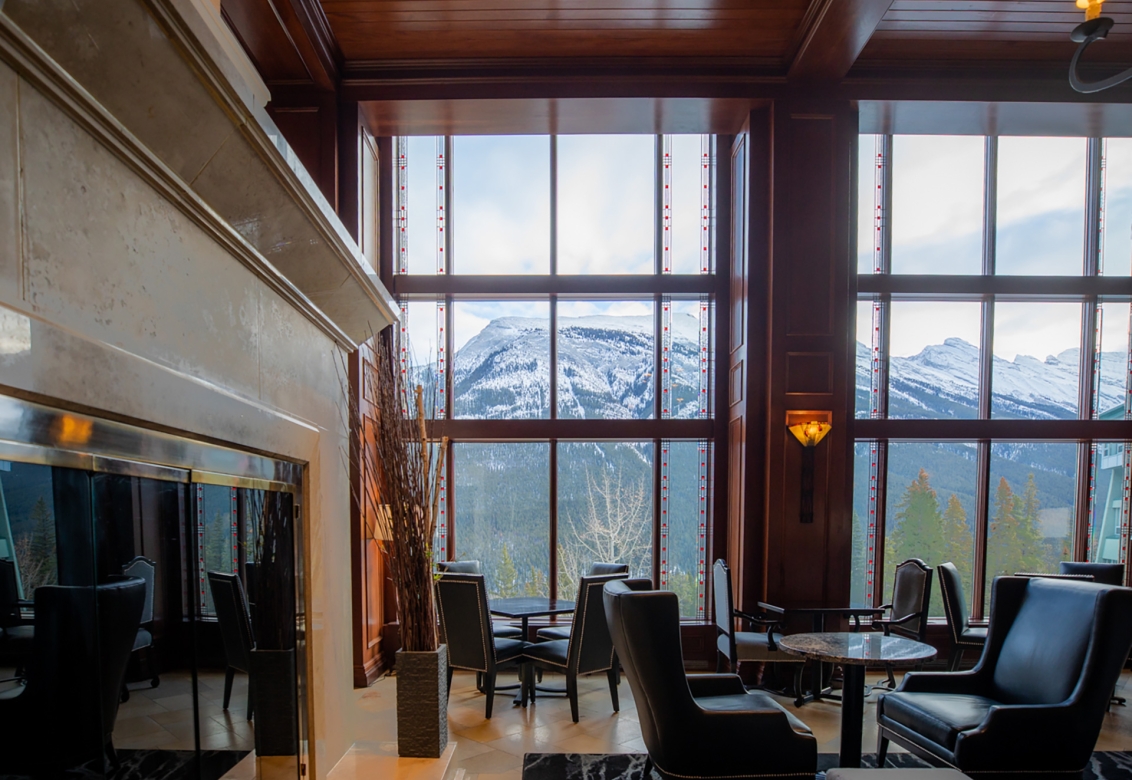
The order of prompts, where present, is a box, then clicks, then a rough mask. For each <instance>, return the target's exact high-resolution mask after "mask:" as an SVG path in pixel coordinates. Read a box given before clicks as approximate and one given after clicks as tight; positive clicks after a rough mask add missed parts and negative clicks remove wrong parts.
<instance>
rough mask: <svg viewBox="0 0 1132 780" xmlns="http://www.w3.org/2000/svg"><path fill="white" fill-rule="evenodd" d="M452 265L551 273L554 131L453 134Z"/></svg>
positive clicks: (470, 270)
mask: <svg viewBox="0 0 1132 780" xmlns="http://www.w3.org/2000/svg"><path fill="white" fill-rule="evenodd" d="M452 143H453V147H454V148H453V151H452V200H453V202H452V211H453V216H452V220H453V230H454V233H453V236H452V240H453V249H452V253H453V260H452V270H453V271H454V272H456V273H461V274H548V273H550V240H549V236H550V137H549V136H545V135H544V136H530V135H512V136H457V137H455V138H453V139H452Z"/></svg>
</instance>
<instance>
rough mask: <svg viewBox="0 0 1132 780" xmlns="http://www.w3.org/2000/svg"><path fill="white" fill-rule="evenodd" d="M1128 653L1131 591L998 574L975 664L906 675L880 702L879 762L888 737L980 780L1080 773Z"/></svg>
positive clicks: (1076, 775)
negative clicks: (966, 669) (963, 668)
mask: <svg viewBox="0 0 1132 780" xmlns="http://www.w3.org/2000/svg"><path fill="white" fill-rule="evenodd" d="M1051 625H1052V626H1056V628H1057V630H1056V631H1051V630H1049V627H1050V626H1051ZM1130 646H1132V589H1128V588H1118V587H1113V586H1110V585H1098V584H1096V583H1091V582H1079V581H1071V580H1049V579H1027V578H1022V577H999V578H997V579H996V580H995V581H994V590H993V595H992V598H991V617H990V627H989V630H988V633H987V644H986V647H985V648H984V650H983V656H982V658H981V659H980V660H979V663H978V664H977V665H976V666H975V668H974V669H972V670H971V671H969V672H950V673H947V672H945V673H922V672H919V673H918V672H912V673H909V674H908V675H906V676H905V677H904V681H903V683H901V685H900V688H899V689H898V690H897V691H896V692H895V693H889V694H886V695H884V696H882V697H881V698H880V700H879V701H878V703H877V726H878V735H879V738H878V743H877V764H878V765H883V761H884V756H885V753H886V752H887V750H888V743H889V741H890V740H891V741H894V742H896V743H897V744H899V745H903V746H904V747H906V748H907V749H908V750H909V751H910V752H912V753H915V754H916V755H918V756H920V757H921V758H924V759H925V760H927V761H929V762H931V763H934V764H937V765H947V766H952V767H955V768H956V769H958V770H959V771H961V772H965V773H975V775H976V776H977V777H979V778H981V779H982V780H987V779H990V778H996V777H999V776H1000V777H1001V778H1008V777H1011V778H1017V777H1019V776H1021V775H1022V774H1024V773H1026V772H1033V773H1035V774H1037V773H1040V774H1041V776H1042V777H1044V778H1080V777H1081V773H1082V771H1083V770H1084V768H1085V766H1086V764H1088V762H1089V759H1090V756H1091V755H1092V752H1093V747H1094V746H1095V745H1096V741H1097V736H1098V735H1099V734H1100V730H1101V724H1102V721H1103V719H1104V714H1105V707H1106V705H1107V704H1108V698H1109V694H1110V693H1111V692H1112V687H1113V684H1114V683H1115V682H1116V680H1117V678H1118V677H1119V675H1120V670H1121V667H1123V665H1124V660H1125V658H1127V657H1128V650H1129V647H1130Z"/></svg>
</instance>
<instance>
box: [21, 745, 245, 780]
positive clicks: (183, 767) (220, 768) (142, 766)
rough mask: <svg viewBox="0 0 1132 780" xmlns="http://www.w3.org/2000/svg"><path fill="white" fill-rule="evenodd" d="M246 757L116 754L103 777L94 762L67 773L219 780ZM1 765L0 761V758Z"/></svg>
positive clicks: (86, 778)
mask: <svg viewBox="0 0 1132 780" xmlns="http://www.w3.org/2000/svg"><path fill="white" fill-rule="evenodd" d="M247 754H248V751H246V750H202V751H201V752H200V757H199V759H198V757H197V753H196V751H193V750H129V749H123V750H119V751H118V761H119V762H120V764H121V767H120V768H119V769H118V770H117V771H116V772H107V773H105V774H103V772H102V771H101V769H102V768H101V766H99V765H98V763H97V762H94V761H92V762H89V763H87V764H84V765H83V766H81V767H79V768H77V769H74V770H71V771H70V772H68V773H67V778H68V780H219V778H221V777H223V776H224V774H225V773H227V772H228V770H230V769H231V768H232V767H234V766H236V764H238V763H240V761H241V760H242V759H243V758H244V756H246V755H247ZM0 762H2V758H0ZM0 780H30V779H29V778H28V777H27V776H25V775H4V774H0Z"/></svg>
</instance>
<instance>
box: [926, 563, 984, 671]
mask: <svg viewBox="0 0 1132 780" xmlns="http://www.w3.org/2000/svg"><path fill="white" fill-rule="evenodd" d="M936 571H937V572H938V573H939V592H940V595H941V596H943V613H944V616H945V617H946V618H947V631H948V635H949V637H950V639H951V654H950V655H949V656H948V658H947V669H948V671H951V672H954V671H955V670H956V669H958V668H959V664H960V662H961V661H962V660H963V652H964V651H965V650H982V649H983V645H984V644H986V641H987V630H986V629H985V628H974V627H972V626H971V625H970V624H969V623H968V619H967V598H966V597H965V596H964V595H963V580H962V579H960V577H959V570H958V569H956V568H955V564H954V563H951V562H948V563H941V564H940V565H939V566H937V567H936Z"/></svg>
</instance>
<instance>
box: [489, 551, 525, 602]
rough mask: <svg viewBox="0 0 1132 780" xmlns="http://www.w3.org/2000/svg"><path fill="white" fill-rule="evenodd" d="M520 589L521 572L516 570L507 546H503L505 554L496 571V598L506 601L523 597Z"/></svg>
mask: <svg viewBox="0 0 1132 780" xmlns="http://www.w3.org/2000/svg"><path fill="white" fill-rule="evenodd" d="M521 590H522V589H521V588H520V587H519V572H518V570H516V569H515V562H514V561H512V560H511V552H510V551H509V550H508V549H507V545H506V544H504V545H503V554H502V556H501V557H500V560H499V566H498V567H496V569H495V596H496V597H497V598H501V599H506V598H513V597H515V596H520V595H522V593H521Z"/></svg>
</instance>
